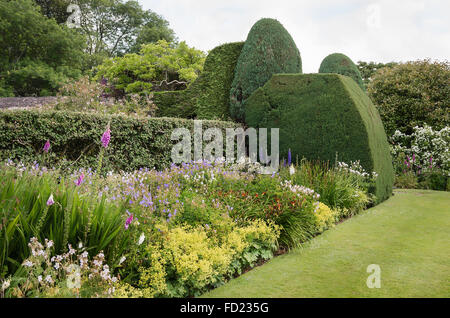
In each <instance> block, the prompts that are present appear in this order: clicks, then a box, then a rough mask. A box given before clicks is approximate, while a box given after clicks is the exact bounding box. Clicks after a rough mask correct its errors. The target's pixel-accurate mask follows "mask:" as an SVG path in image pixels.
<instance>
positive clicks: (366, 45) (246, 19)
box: [138, 0, 450, 73]
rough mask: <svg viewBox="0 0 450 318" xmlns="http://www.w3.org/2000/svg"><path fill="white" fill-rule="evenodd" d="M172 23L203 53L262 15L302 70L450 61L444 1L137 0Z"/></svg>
mask: <svg viewBox="0 0 450 318" xmlns="http://www.w3.org/2000/svg"><path fill="white" fill-rule="evenodd" d="M138 1H139V2H140V3H141V4H142V5H143V7H144V8H145V9H151V10H152V11H155V12H156V13H158V14H160V15H162V16H163V17H164V18H166V19H167V20H168V21H169V22H170V26H171V28H172V29H173V30H174V31H175V32H176V34H177V36H178V38H179V39H180V40H181V41H186V42H187V44H188V45H190V46H194V47H196V48H198V49H201V50H203V51H208V50H211V49H213V48H214V47H216V46H217V45H220V44H222V43H227V42H236V41H244V40H245V39H246V38H247V34H248V32H249V31H250V28H251V27H252V25H253V24H254V23H255V22H256V21H258V20H259V19H260V18H274V19H277V20H278V21H280V22H281V24H283V26H284V27H285V28H286V29H287V30H288V32H289V33H290V34H291V35H292V37H293V39H294V41H295V42H296V44H297V46H298V48H299V50H300V53H301V56H302V61H303V72H305V73H316V72H318V69H319V66H320V63H321V61H322V59H323V58H324V57H325V56H327V55H328V54H331V53H335V52H338V53H344V54H346V55H347V56H349V57H350V58H351V59H352V60H353V61H354V62H355V63H356V62H357V61H359V60H363V61H376V62H390V61H403V62H405V61H410V60H417V59H424V58H431V59H433V60H450V18H449V13H450V1H448V0H431V1H422V0H396V1H392V0H381V1H376V0H374V1H370V0H138Z"/></svg>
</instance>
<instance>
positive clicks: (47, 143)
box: [43, 140, 50, 153]
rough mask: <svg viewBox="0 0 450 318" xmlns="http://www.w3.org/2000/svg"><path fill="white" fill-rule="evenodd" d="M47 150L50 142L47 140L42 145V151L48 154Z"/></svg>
mask: <svg viewBox="0 0 450 318" xmlns="http://www.w3.org/2000/svg"><path fill="white" fill-rule="evenodd" d="M49 149H50V140H47V142H46V143H45V145H44V148H43V150H44V152H45V153H48V150H49Z"/></svg>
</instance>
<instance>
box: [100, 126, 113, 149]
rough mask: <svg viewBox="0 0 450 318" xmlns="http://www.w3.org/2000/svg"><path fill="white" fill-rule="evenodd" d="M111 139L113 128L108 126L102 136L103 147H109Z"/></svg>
mask: <svg viewBox="0 0 450 318" xmlns="http://www.w3.org/2000/svg"><path fill="white" fill-rule="evenodd" d="M110 140H111V130H110V129H109V128H108V129H106V131H105V132H104V133H103V136H102V145H103V147H105V148H108V145H109V141H110Z"/></svg>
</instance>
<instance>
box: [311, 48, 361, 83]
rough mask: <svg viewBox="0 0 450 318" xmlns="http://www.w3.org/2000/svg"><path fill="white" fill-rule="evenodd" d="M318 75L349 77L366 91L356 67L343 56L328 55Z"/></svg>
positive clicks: (338, 54) (339, 54) (337, 54)
mask: <svg viewBox="0 0 450 318" xmlns="http://www.w3.org/2000/svg"><path fill="white" fill-rule="evenodd" d="M319 73H336V74H341V75H345V76H348V77H351V78H353V80H354V81H355V82H356V84H358V85H359V87H361V88H362V89H363V90H366V88H365V86H364V82H363V80H362V76H361V73H360V72H359V70H358V67H357V66H356V64H355V63H353V61H352V60H351V59H350V58H349V57H348V56H346V55H344V54H341V53H334V54H330V55H328V56H327V57H326V58H325V59H324V60H323V61H322V63H321V64H320V68H319Z"/></svg>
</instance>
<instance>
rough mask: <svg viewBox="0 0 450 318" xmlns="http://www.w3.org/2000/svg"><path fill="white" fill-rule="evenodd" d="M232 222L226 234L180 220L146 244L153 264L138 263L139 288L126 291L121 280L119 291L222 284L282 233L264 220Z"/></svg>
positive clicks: (198, 290) (198, 289)
mask: <svg viewBox="0 0 450 318" xmlns="http://www.w3.org/2000/svg"><path fill="white" fill-rule="evenodd" d="M231 227H232V228H233V229H232V230H230V232H229V233H227V234H228V235H224V233H221V234H220V235H216V233H214V231H213V230H212V229H207V228H205V227H195V228H193V227H189V226H181V227H175V228H173V229H170V230H168V231H167V233H166V234H165V237H164V239H160V240H159V242H158V241H156V242H152V243H151V244H149V245H148V246H147V248H146V252H145V256H144V263H147V262H148V264H149V265H148V266H142V267H141V268H140V278H139V283H138V292H137V293H136V291H134V292H132V293H131V294H129V293H128V292H126V293H125V294H124V289H125V290H127V289H130V287H129V286H126V285H123V286H122V287H121V288H119V289H118V291H117V292H116V295H117V296H127V297H136V296H145V297H187V296H199V295H200V294H202V293H203V292H205V291H206V290H207V289H209V288H211V287H217V286H220V285H222V284H224V283H225V280H226V279H227V278H229V277H231V276H232V275H233V274H234V273H236V271H237V270H239V271H240V270H242V269H243V268H246V266H248V265H251V266H254V265H255V264H256V261H257V260H259V259H261V258H263V259H268V258H271V257H272V251H273V250H274V248H275V247H276V245H275V243H276V238H277V235H278V233H277V229H276V227H273V226H268V225H267V224H266V223H264V222H262V221H255V222H251V223H250V224H249V225H248V226H244V227H237V226H233V225H231ZM146 259H148V261H146ZM132 289H134V290H135V288H132ZM139 289H140V291H139Z"/></svg>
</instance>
